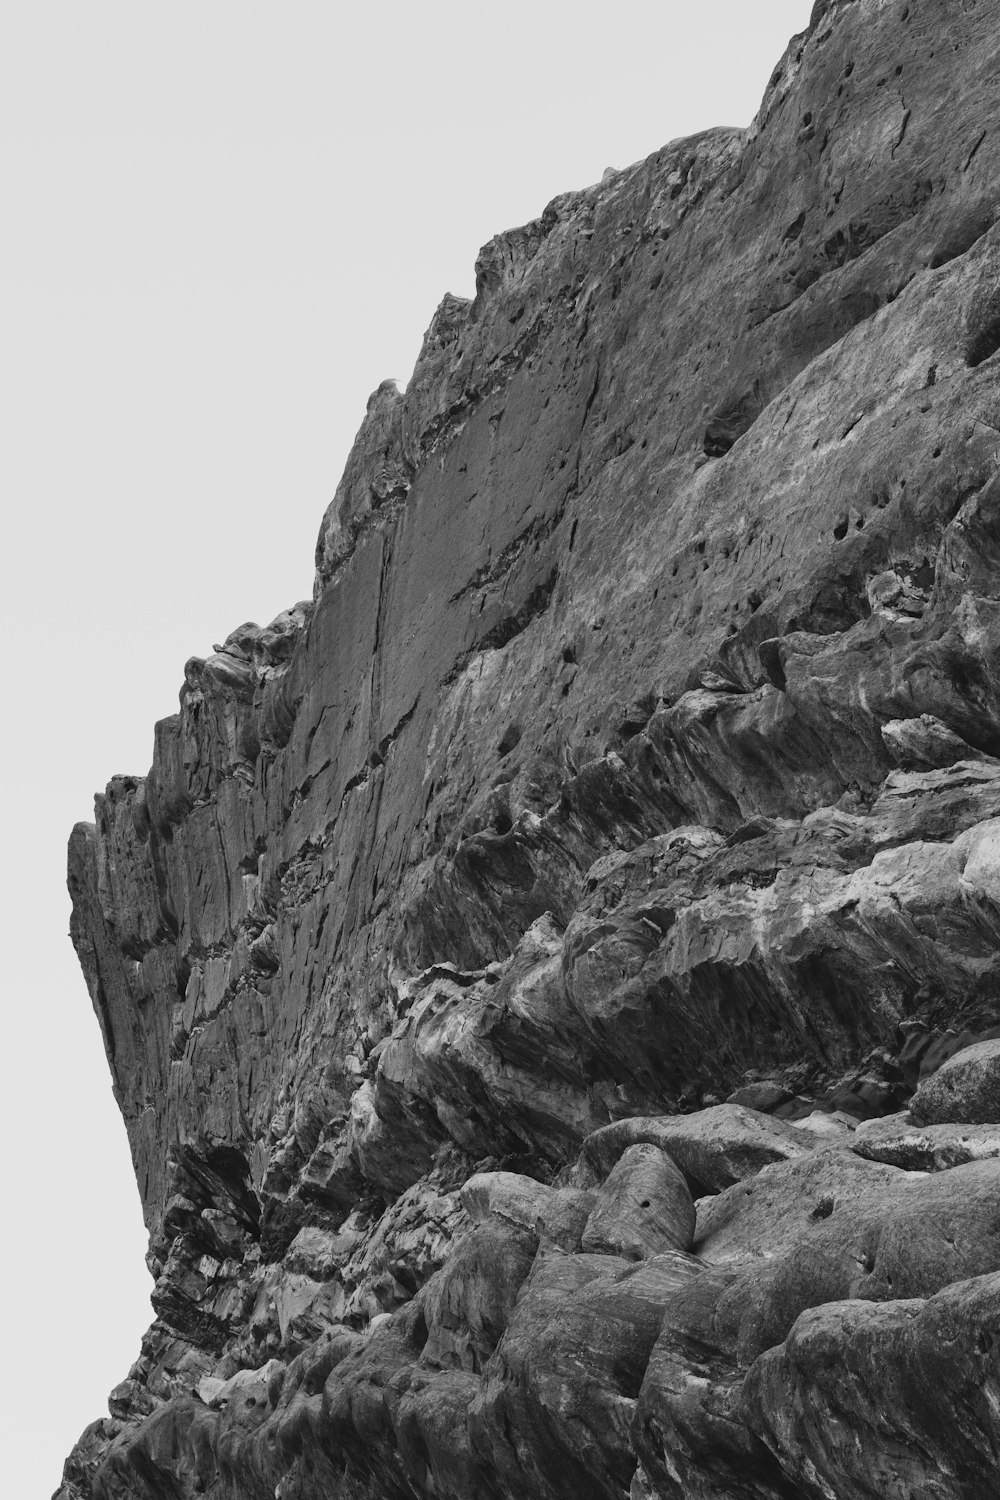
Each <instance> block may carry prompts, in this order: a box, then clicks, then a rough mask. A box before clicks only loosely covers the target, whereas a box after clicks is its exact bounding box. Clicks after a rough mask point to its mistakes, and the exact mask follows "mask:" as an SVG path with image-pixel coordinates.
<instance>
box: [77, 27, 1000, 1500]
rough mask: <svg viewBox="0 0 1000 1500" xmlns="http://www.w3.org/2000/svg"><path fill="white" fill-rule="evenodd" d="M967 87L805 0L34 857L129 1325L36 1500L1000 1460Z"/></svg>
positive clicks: (972, 143) (384, 406)
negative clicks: (312, 583)
mask: <svg viewBox="0 0 1000 1500" xmlns="http://www.w3.org/2000/svg"><path fill="white" fill-rule="evenodd" d="M998 83H1000V18H998V16H997V13H996V9H995V7H994V6H993V5H992V4H991V3H990V0H961V3H960V4H956V3H954V0H912V3H910V4H903V3H895V0H893V3H886V0H819V3H818V4H817V5H816V6H815V7H814V10H813V16H812V20H811V23H810V27H809V29H808V31H807V32H806V33H805V34H804V35H803V36H801V37H797V38H795V39H794V40H793V41H792V43H791V44H790V46H789V49H788V51H787V52H786V54H785V56H784V58H783V59H782V61H781V62H780V64H779V66H778V67H777V69H776V70H775V72H774V74H773V76H772V78H771V80H770V83H769V85H768V88H767V92H766V94H765V97H764V101H763V104H762V106H761V110H760V113H759V115H758V116H757V118H756V120H755V121H754V123H753V125H752V126H751V127H750V128H749V129H748V130H718V131H712V132H708V133H706V134H703V135H701V136H697V137H694V138H693V139H690V140H685V141H680V142H674V143H672V144H671V145H669V146H667V147H665V148H664V149H663V150H662V151H661V152H659V153H657V154H656V155H655V156H653V157H651V158H650V159H649V160H648V161H645V162H642V163H639V164H637V165H636V166H634V167H631V168H629V169H628V170H626V171H623V172H619V173H617V174H612V175H610V176H608V177H606V179H605V180H604V181H603V182H602V183H601V184H600V185H599V186H597V187H594V188H590V189H587V190H585V191H583V192H578V193H570V194H566V195H564V196H563V197H561V198H558V199H556V200H555V201H554V202H553V203H552V204H550V205H549V207H548V208H547V209H546V211H545V213H544V214H543V215H542V217H541V218H540V219H539V220H537V221H536V222H535V223H533V224H530V225H528V226H526V227H525V228H523V229H520V230H515V231H512V232H510V233H508V234H504V235H501V236H499V237H498V238H497V239H496V240H494V241H493V242H492V243H491V244H490V245H488V246H487V247H486V248H485V249H484V250H483V251H482V252H481V255H480V258H479V261H478V263H477V268H476V285H477V291H476V296H475V298H474V300H472V301H471V302H468V301H464V300H462V299H459V298H455V297H448V298H446V299H445V301H444V302H443V303H442V306H441V307H440V308H439V310H438V312H437V314H436V315H435V318H434V321H433V323H432V325H431V327H430V329H429V331H428V333H427V336H426V338H425V341H424V345H423V349H422V351H421V354H420V357H419V359H418V362H417V365H416V368H415V370H414V374H413V377H412V379H411V381H410V384H409V386H408V387H407V389H406V391H405V392H400V391H398V390H397V389H396V387H395V386H394V385H392V384H391V383H390V384H386V385H383V386H382V387H380V388H379V390H378V391H377V392H376V393H375V394H374V395H373V397H372V398H371V401H370V402H369V407H368V413H367V416H366V419H365V422H364V424H363V426H362V428H361V431H360V432H359V434H358V438H357V440H356V443H355V446H354V449H353V451H352V453H351V456H350V458H349V460H348V463H347V467H346V470H345V474H344V478H343V480H342V481H341V484H340V487H339V489H338V491H337V493H336V496H335V498H334V500H333V502H332V504H331V506H330V509H329V510H328V512H327V515H326V516H325V517H324V519H323V523H322V527H321V531H320V536H319V541H318V545H317V551H316V570H317V571H316V587H315V597H314V599H313V600H312V601H311V602H306V603H302V604H299V605H297V606H296V607H295V608H294V609H292V610H290V611H288V612H287V613H286V614H284V615H282V616H281V617H279V619H278V620H276V621H274V622H273V623H272V624H271V625H270V626H268V627H267V628H265V629H261V628H259V627H258V626H256V625H251V624H248V625H244V626H242V627H240V628H239V629H238V630H236V631H234V632H233V633H232V635H230V636H229V638H228V639H227V640H226V642H225V643H224V644H223V646H222V647H221V648H219V649H218V650H217V651H216V653H215V654H214V655H213V656H212V657H210V658H209V659H208V660H207V661H201V660H192V661H190V662H189V663H188V664H187V667H186V669H185V685H184V688H183V689H182V692H181V706H180V712H179V714H178V715H176V716H175V717H174V718H171V719H168V720H165V721H164V722H163V723H161V724H159V725H158V726H157V733H156V749H155V758H154V763H153V766H152V769H151V771H150V773H149V775H148V776H147V777H145V778H135V777H118V778H116V779H115V780H113V781H112V782H111V783H110V785H109V786H108V788H107V791H106V792H105V793H104V795H103V796H101V797H99V798H98V799H97V821H96V825H95V826H93V827H91V826H88V825H79V826H78V827H77V828H76V829H75V830H74V833H73V838H72V841H71V846H70V888H71V893H72V897H73V927H72V931H73V938H74V942H75V944H76V948H77V952H78V954H79V956H80V961H81V964H82V966H83V970H84V973H85V975H86V977H87V981H88V984H89V987H90V992H91V996H92V999H93V1003H94V1007H95V1010H96V1013H97V1016H98V1019H99V1021H100V1024H101V1027H102V1031H103V1035H104V1040H105V1045H106V1049H107V1054H108V1059H109V1063H110V1066H111V1071H112V1076H113V1080H114V1086H115V1090H116V1096H117V1098H118V1100H119V1103H120V1106H121V1108H122V1112H123V1115H124V1118H125V1122H126V1125H127V1128H128V1132H129V1138H130V1142H131V1146H132V1153H133V1159H134V1162H135V1168H136V1175H137V1179H138V1183H139V1189H140V1193H141V1196H142V1202H143V1207H144V1212H145V1216H146V1223H147V1226H148V1229H149V1235H150V1252H149V1264H150V1269H151V1271H152V1273H153V1275H154V1277H155V1278H156V1286H155V1291H154V1294H153V1305H154V1309H155V1312H156V1322H155V1323H154V1324H153V1327H152V1328H151V1329H150V1330H149V1333H148V1334H147V1335H146V1338H145V1339H144V1341H143V1346H142V1352H141V1355H140V1358H139V1360H138V1361H137V1362H136V1364H135V1365H134V1366H133V1368H132V1370H131V1371H130V1372H129V1375H128V1377H127V1378H126V1379H125V1380H124V1381H123V1382H122V1384H121V1385H120V1386H118V1387H117V1388H116V1390H115V1391H114V1392H113V1393H112V1396H111V1402H110V1415H109V1416H108V1417H107V1418H104V1419H102V1420H100V1421H98V1422H96V1423H95V1424H94V1425H93V1426H92V1427H91V1428H89V1429H88V1431H87V1432H86V1433H85V1434H84V1436H83V1437H82V1439H81V1441H80V1443H79V1444H78V1446H77V1448H76V1449H75V1450H74V1453H73V1454H72V1455H71V1457H70V1459H69V1460H68V1461H67V1465H66V1470H65V1475H64V1481H63V1487H62V1490H61V1491H60V1494H61V1496H62V1497H63V1500H91V1497H93V1500H124V1497H134V1496H143V1497H160V1496H170V1497H176V1496H187V1495H195V1494H198V1495H209V1496H213V1497H217V1500H223V1497H241V1500H242V1497H257V1496H260V1497H262V1500H263V1497H268V1500H270V1497H272V1496H275V1495H280V1496H283V1497H285V1500H290V1497H298V1500H312V1497H319V1496H330V1495H340V1496H345V1497H353V1500H383V1497H401V1500H402V1497H405V1500H415V1497H426V1500H478V1497H483V1500H487V1497H489V1500H498V1497H504V1496H510V1497H513V1496H531V1497H538V1500H581V1497H582V1500H590V1497H594V1500H606V1497H607V1500H620V1497H622V1496H627V1495H629V1494H631V1495H632V1496H633V1497H634V1500H643V1497H654V1496H655V1497H676V1500H682V1497H683V1500H690V1497H698V1500H702V1497H703V1500H715V1497H730V1500H748V1497H767V1500H774V1497H788V1496H826V1497H830V1496H833V1497H835V1500H846V1497H855V1496H857V1497H872V1500H874V1497H882V1496H899V1497H900V1500H902V1497H904V1496H912V1495H917V1494H919V1495H921V1496H923V1495H926V1496H931V1495H933V1496H935V1497H952V1496H954V1497H956V1500H958V1497H963V1500H968V1497H970V1496H979V1495H982V1496H984V1497H985V1496H987V1495H992V1494H994V1493H996V1490H997V1487H998V1474H997V1467H996V1453H997V1450H998V1445H1000V1421H998V1418H997V1411H998V1409H1000V1405H998V1399H997V1393H996V1389H995V1388H996V1386H997V1383H998V1381H1000V1344H998V1343H997V1340H996V1329H995V1327H994V1325H995V1324H996V1323H997V1317H998V1314H997V1298H998V1295H1000V1146H998V1145H997V1131H998V1130H1000V1105H998V1104H997V1102H996V1101H997V1099H998V1098H1000V1085H998V1084H997V1082H996V1078H997V1069H996V1065H995V1062H994V1059H995V1058H996V1057H997V1056H998V1049H1000V1041H997V1038H998V1037H1000V852H998V851H1000V671H998V667H997V663H998V660H1000V655H998V648H1000V568H998V565H1000V440H998V434H1000V375H998V371H1000V363H998V361H997V359H996V357H995V356H996V354H997V351H998V350H1000V292H998V286H1000V227H997V225H996V223H995V221H996V219H997V217H998V212H997V210H998V206H1000V136H998V133H997V131H996V128H995V122H994V118H993V115H994V111H993V108H992V105H993V101H994V99H995V98H996V90H997V85H998ZM966 1052H967V1053H968V1056H965V1053H966ZM914 1091H916V1093H915V1097H914V1100H913V1110H912V1114H911V1113H910V1110H909V1101H910V1099H911V1096H914ZM859 1122H863V1123H859Z"/></svg>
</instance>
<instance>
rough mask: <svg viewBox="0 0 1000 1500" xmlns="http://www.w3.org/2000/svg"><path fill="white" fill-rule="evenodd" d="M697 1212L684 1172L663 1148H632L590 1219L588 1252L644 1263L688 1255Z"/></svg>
mask: <svg viewBox="0 0 1000 1500" xmlns="http://www.w3.org/2000/svg"><path fill="white" fill-rule="evenodd" d="M694 1225H695V1210H694V1203H693V1201H692V1198H691V1192H690V1189H689V1188H688V1186H687V1183H686V1182H685V1181H684V1177H683V1175H682V1173H681V1172H680V1171H679V1170H678V1169H677V1167H675V1166H674V1164H673V1162H672V1161H671V1160H670V1157H669V1156H667V1155H666V1153H665V1152H663V1151H661V1150H660V1149H659V1147H658V1146H654V1145H651V1144H649V1143H648V1142H647V1143H642V1144H639V1145H635V1146H629V1147H628V1148H627V1149H626V1150H625V1151H624V1152H623V1154H622V1155H621V1156H620V1157H619V1159H618V1161H617V1163H616V1164H615V1166H614V1167H613V1168H612V1169H611V1172H610V1174H609V1175H608V1178H607V1180H606V1182H605V1183H604V1186H603V1187H602V1188H601V1189H600V1190H599V1191H598V1193H597V1201H596V1203H595V1204H594V1207H593V1209H592V1211H591V1213H590V1216H589V1218H588V1219H587V1223H586V1227H585V1228H584V1231H583V1239H582V1241H581V1244H582V1247H583V1249H584V1250H585V1251H586V1250H596V1251H599V1252H602V1253H604V1254H608V1255H624V1256H625V1257H626V1258H627V1259H630V1260H631V1259H636V1260H641V1259H644V1258H645V1257H647V1256H650V1255H658V1254H660V1253H661V1252H662V1251H664V1250H689V1249H690V1248H691V1241H692V1239H693V1237H694Z"/></svg>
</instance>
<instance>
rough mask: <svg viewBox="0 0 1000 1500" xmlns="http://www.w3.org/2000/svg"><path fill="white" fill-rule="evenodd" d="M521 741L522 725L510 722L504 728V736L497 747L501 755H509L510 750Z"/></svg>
mask: <svg viewBox="0 0 1000 1500" xmlns="http://www.w3.org/2000/svg"><path fill="white" fill-rule="evenodd" d="M520 743H521V726H520V725H519V724H509V725H508V726H507V728H506V729H505V730H504V733H503V737H502V739H501V740H500V743H499V745H498V746H497V749H498V750H499V752H500V754H501V755H509V754H510V752H511V751H512V750H513V749H515V748H516V746H518V745H519V744H520Z"/></svg>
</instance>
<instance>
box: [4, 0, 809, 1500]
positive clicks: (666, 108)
mask: <svg viewBox="0 0 1000 1500" xmlns="http://www.w3.org/2000/svg"><path fill="white" fill-rule="evenodd" d="M809 10H810V4H809V0H761V3H756V4H753V5H750V4H747V0H716V3H712V0H700V3H698V4H695V3H680V0H617V3H616V4H614V5H607V4H602V5H598V4H594V3H591V0H573V3H570V0H504V3H502V4H491V5H478V4H475V3H469V0H466V3H464V4H458V3H448V0H424V3H422V4H413V3H411V4H405V3H399V0H380V3H379V4H378V5H359V4H353V5H348V4H342V3H337V0H0V190H2V212H3V229H2V234H0V401H2V442H0V482H2V496H3V516H4V523H5V533H6V535H5V545H4V547H3V551H2V566H3V574H4V579H3V582H4V597H5V598H6V599H7V600H8V609H7V615H6V620H7V626H6V629H7V647H6V651H5V662H4V687H5V692H4V703H5V714H4V719H5V727H4V732H3V735H2V739H0V743H2V755H3V777H4V780H3V787H4V791H5V794H6V814H7V816H6V820H5V829H6V840H5V849H4V858H3V885H4V891H3V913H4V919H5V920H4V931H5V937H4V942H3V950H2V951H3V956H4V963H5V971H6V985H5V989H6V994H5V999H4V1012H5V1023H4V1033H3V1060H4V1088H3V1111H4V1121H3V1131H4V1145H5V1147H6V1162H5V1172H4V1185H5V1192H4V1195H3V1225H4V1228H3V1233H2V1235H0V1242H2V1254H3V1258H4V1266H3V1270H2V1286H3V1291H4V1300H5V1328H4V1332H5V1353H4V1358H3V1360H2V1362H0V1363H2V1368H3V1377H2V1378H3V1381H4V1382H5V1383H6V1384H8V1385H9V1387H10V1388H9V1389H8V1390H7V1391H5V1392H4V1394H3V1398H2V1400H0V1408H2V1412H3V1420H4V1421H5V1422H9V1423H10V1427H11V1430H10V1432H9V1434H7V1435H6V1437H5V1442H4V1454H5V1457H4V1465H3V1467H4V1475H5V1480H4V1483H5V1489H6V1492H7V1493H8V1494H10V1495H11V1496H12V1497H16V1500H34V1497H46V1496H48V1495H49V1494H50V1493H51V1491H52V1490H53V1489H54V1488H55V1486H56V1485H57V1483H58V1480H59V1475H60V1472H61V1465H62V1461H63V1458H64V1456H65V1454H66V1452H67V1451H68V1449H69V1448H70V1447H71V1445H72V1443H73V1442H74V1441H75V1439H76V1437H77V1436H78V1434H79V1432H80V1430H81V1429H82V1428H83V1426H84V1425H85V1424H86V1423H87V1422H89V1421H91V1420H93V1419H94V1418H96V1417H98V1416H101V1415H103V1414H104V1413H105V1411H106V1404H105V1403H106V1397H107V1393H108V1391H109V1390H110V1388H111V1387H112V1386H113V1385H114V1384H116V1383H117V1382H118V1381H119V1380H120V1379H122V1378H123V1377H124V1376H125V1374H126V1373H127V1371H128V1367H129V1365H130V1364H131V1362H132V1361H133V1359H134V1358H135V1357H136V1355H137V1353H138V1348H139V1340H140V1336H141V1334H142V1331H143V1329H144V1328H145V1327H146V1325H147V1324H148V1323H149V1322H150V1320H151V1312H150V1308H149V1302H148V1298H149V1290H150V1285H151V1284H150V1282H149V1279H148V1277H147V1274H146V1271H145V1267H144V1264H143V1254H144V1250H145V1238H144V1233H143V1228H142V1223H141V1218H140V1214H139V1204H138V1197H137V1194H136V1189H135V1183H134V1179H133V1177H132V1171H131V1165H130V1161H129V1156H128V1150H127V1146H126V1142H125V1135H124V1129H123V1127H122V1125H121V1121H120V1118H119V1116H118V1113H117V1110H116V1108H115V1105H114V1101H113V1099H112V1096H111V1088H110V1082H109V1075H108V1071H107V1066H106V1063H105V1060H104V1056H103V1051H102V1048H101V1044H100V1037H99V1032H98V1028H97V1023H96V1021H95V1020H94V1018H93V1015H92V1012H91V1009H90V1002H89V999H88V997H87V992H86V988H85V986H84V984H83V981H82V978H81V977H80V974H79V971H78V969H77V967H76V962H75V958H74V956H73V954H72V950H71V948H70V944H69V942H68V939H67V937H66V931H67V924H68V901H67V898H66V895H65V885H64V880H65V877H64V867H65V843H66V838H67V836H68V833H69V830H70V828H71V826H72V824H73V823H74V822H75V821H77V820H79V819H83V818H86V819H89V818H90V817H91V816H92V798H93V793H94V792H95V790H97V789H98V788H100V787H103V785H104V784H105V782H106V781H107V780H108V779H109V777H110V776H111V775H113V774H114V773H116V772H139V773H141V772H144V771H145V770H146V769H148V766H149V762H150V758H151V753H152V732H153V724H154V722H155V720H156V719H158V718H162V717H163V716H165V715H166V714H169V713H171V712H173V711H174V710H175V708H176V705H177V690H178V687H179V685H180V683H181V680H182V672H183V665H184V662H185V660H186V658H187V657H188V656H191V655H192V654H198V655H204V654H206V653H208V652H209V651H210V650H211V647H212V644H213V642H215V641H218V640H221V639H222V638H223V637H224V636H225V635H226V634H228V632H229V631H230V630H231V629H233V628H234V627H235V626H236V625H238V624H240V623H241V622H242V621H244V620H247V619H256V620H258V621H260V622H261V623H264V622H266V621H267V620H269V619H271V618H272V617H273V616H274V615H276V614H277V613H278V612H279V611H280V610H281V609H283V608H285V607H287V606H288V605H290V604H292V603H294V602H295V600H297V599H300V598H304V597H308V596H309V594H310V592H311V587H312V556H313V546H314V543H315V537H316V531H317V529H318V526H319V521H320V517H321V515H322V513H323V510H324V508H325V506H326V504H327V501H328V500H329V498H330V496H331V495H332V493H333V490H334V489H335V487H336V483H337V480H338V478H339V476H340V472H341V469H342V467H343V463H344V459H345V457H346V454H347V451H348V448H349V446H350V443H351V440H352V437H353V435H354V432H355V431H356V429H357V427H358V425H359V423H360V420H361V417H362V415H363V413H364V409H365V402H366V399H367V397H368V394H369V393H370V391H372V390H373V389H374V388H375V387H376V386H377V385H378V384H379V382H380V381H381V380H383V379H385V378H386V377H389V376H392V377H395V378H396V379H398V380H399V381H400V383H405V381H406V380H407V378H408V377H409V374H410V371H411V369H412V367H413V362H414V359H415V357H416V354H417V351H418V349H419V346H420V341H421V336H422V334H423V332H424V329H425V328H426V327H427V325H428V323H429V322H430V319H431V315H432V314H433V311H434V308H435V307H436V305H437V303H438V301H439V300H440V298H441V296H442V295H443V294H444V293H445V292H446V291H451V292H456V293H459V294H462V295H471V293H472V291H473V289H474V288H473V265H474V261H475V257H476V251H477V249H478V248H479V246H480V245H481V244H483V243H484V242H485V241H486V240H488V239H489V238H490V237H491V236H492V235H494V234H495V233H497V232H498V231H500V230H502V229H506V228H510V227H513V226H514V225H516V224H520V223H524V222H526V221H527V220H529V219H531V218H534V217H536V216H537V215H538V214H539V213H540V212H541V210H542V209H543V208H544V206H545V204H546V203H547V202H548V200H549V199H550V198H552V197H553V196H555V195H556V194H557V193H560V192H564V191H566V190H568V189H571V188H578V187H584V186H586V185H588V184H589V183H592V182H595V181H597V180H599V179H600V177H601V174H602V173H603V171H604V170H605V168H607V167H609V166H614V167H622V166H626V165H628V164H629V163H630V162H632V161H635V160H638V159H639V158H641V157H643V156H646V155H648V154H649V153H650V152H652V151H655V150H656V149H657V148H658V147H660V146H661V145H663V144H664V143H665V142H666V141H668V140H670V139H672V138H674V137H676V136H679V135H687V134H690V133H692V132H694V131H697V130H701V129H703V128H705V127H707V126H710V125H720V124H721V125H744V124H747V123H749V121H750V119H751V118H752V116H753V114H754V112H755V110H756V108H757V105H758V103H759V100H760V96H761V94H762V92H763V89H764V86H765V84H766V82H767V78H768V76H769V74H770V71H771V69H772V67H773V66H774V64H775V63H776V62H777V60H778V58H779V56H780V55H781V53H782V51H783V49H784V46H785V44H786V42H787V40H788V38H789V37H790V36H791V35H792V33H793V32H795V31H799V30H802V29H803V28H804V26H805V25H806V23H807V21H808V17H809Z"/></svg>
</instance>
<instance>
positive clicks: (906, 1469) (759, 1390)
mask: <svg viewBox="0 0 1000 1500" xmlns="http://www.w3.org/2000/svg"><path fill="white" fill-rule="evenodd" d="M998 1294H1000V1278H998V1276H997V1275H996V1274H993V1275H989V1276H980V1277H977V1278H975V1279H973V1280H969V1281H958V1282H957V1283H955V1284H954V1285H952V1286H949V1287H947V1288H945V1289H944V1290H943V1291H940V1292H938V1293H937V1294H936V1295H935V1296H933V1297H931V1298H930V1299H929V1300H926V1301H925V1300H924V1299H922V1298H915V1299H907V1300H903V1301H895V1302H887V1303H884V1304H882V1305H880V1306H875V1305H873V1304H872V1303H870V1302H858V1301H847V1302H833V1303H830V1304H828V1305H827V1306H825V1307H820V1308H816V1309H815V1310H813V1311H811V1312H806V1313H804V1314H803V1315H802V1317H801V1318H800V1319H799V1320H798V1322H797V1323H796V1324H795V1326H794V1328H793V1329H792V1331H791V1333H790V1334H789V1336H788V1338H787V1339H786V1340H785V1342H784V1343H783V1344H781V1345H780V1346H778V1347H777V1348H775V1349H772V1350H771V1351H769V1352H768V1353H767V1354H765V1355H763V1356H762V1358H761V1359H759V1360H758V1361H757V1363H756V1364H755V1365H754V1367H753V1369H752V1370H751V1372H750V1375H749V1377H748V1379H747V1383H746V1387H745V1390H744V1395H743V1410H744V1414H745V1417H746V1420H747V1421H748V1423H749V1425H750V1426H751V1428H752V1429H753V1430H754V1431H755V1432H757V1433H759V1434H760V1436H761V1437H762V1438H763V1439H764V1441H765V1442H766V1443H767V1445H768V1447H769V1448H770V1449H771V1450H772V1451H773V1452H774V1453H775V1455H776V1456H777V1458H778V1460H779V1462H780V1463H781V1465H782V1468H783V1469H784V1471H785V1473H786V1474H787V1475H788V1476H789V1478H790V1479H791V1480H792V1482H793V1483H794V1484H799V1485H802V1486H803V1488H804V1489H805V1492H806V1493H817V1494H827V1495H836V1496H837V1500H910V1497H912V1496H913V1495H920V1494H925V1495H948V1496H952V1495H954V1496H959V1495H969V1496H972V1495H975V1496H983V1500H985V1497H986V1496H987V1495H990V1494H993V1493H995V1490H996V1481H997V1457H996V1455H997V1444H998V1441H1000V1428H998V1422H997V1409H998V1398H1000V1370H998V1362H997V1353H996V1351H997V1347H998V1341H1000V1296H998ZM818 1414H822V1416H821V1418H820V1419H819V1420H817V1416H818Z"/></svg>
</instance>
